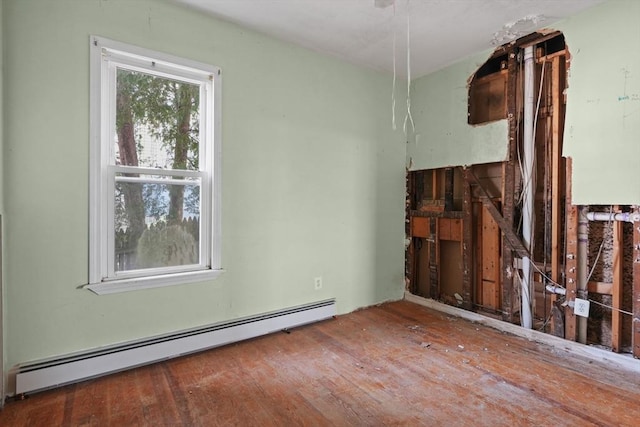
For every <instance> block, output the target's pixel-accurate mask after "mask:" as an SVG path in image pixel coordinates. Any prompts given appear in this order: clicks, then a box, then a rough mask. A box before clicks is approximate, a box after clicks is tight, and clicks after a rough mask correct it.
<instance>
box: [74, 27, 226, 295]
mask: <svg viewBox="0 0 640 427" xmlns="http://www.w3.org/2000/svg"><path fill="white" fill-rule="evenodd" d="M107 56H108V58H109V59H110V61H109V63H107V65H106V66H103V58H104V57H107ZM90 61H91V62H90V170H89V284H88V285H86V286H84V288H86V289H89V290H91V291H93V292H94V293H96V294H98V295H102V294H110V293H115V292H124V291H131V290H139V289H148V288H155V287H163V286H172V285H178V284H186V283H193V282H201V281H206V280H212V279H215V278H216V277H218V276H219V275H220V274H221V273H222V272H223V271H224V270H223V269H222V268H221V251H220V249H221V244H222V240H221V231H222V221H221V213H222V211H221V202H222V194H221V190H222V186H221V177H222V171H221V164H222V157H221V155H222V150H221V142H220V141H221V131H220V125H221V118H220V116H221V114H220V107H221V94H220V87H221V74H222V73H221V70H220V68H218V67H215V66H212V65H208V64H204V63H200V62H197V61H192V60H188V59H184V58H179V57H176V56H173V55H169V54H165V53H161V52H156V51H153V50H149V49H144V48H140V47H137V46H132V45H129V44H125V43H121V42H117V41H113V40H109V39H106V38H103V37H98V36H91V37H90ZM120 61H124V62H125V63H126V66H125V67H126V68H128V67H129V66H130V67H131V68H132V69H139V70H141V71H145V70H149V71H153V73H154V74H157V75H160V76H162V75H163V74H164V73H167V76H180V78H181V79H184V80H185V81H194V82H196V83H198V84H201V83H202V82H203V81H205V80H210V81H211V87H212V89H213V96H208V97H206V99H207V100H208V102H207V101H206V100H202V101H201V107H202V108H203V112H202V113H201V116H202V117H204V116H207V117H209V120H206V121H205V126H206V128H205V134H208V135H211V138H212V141H211V144H210V147H209V149H210V151H212V152H206V150H207V147H206V145H205V147H204V150H205V152H204V153H201V154H204V155H203V156H201V159H200V161H201V162H203V161H204V162H206V164H205V166H204V167H202V168H201V170H200V171H197V172H195V173H194V174H201V173H202V170H206V171H209V179H208V182H201V183H200V185H201V189H202V191H201V197H202V199H201V203H202V205H203V206H208V207H209V212H210V216H209V219H208V220H207V219H206V218H202V215H201V221H200V226H201V234H203V235H205V236H208V237H207V240H208V241H209V243H208V245H207V248H206V249H207V250H206V252H208V254H205V257H206V259H202V260H201V261H200V264H198V265H196V267H194V269H191V270H189V271H183V270H184V269H178V270H181V271H176V272H165V271H163V270H160V274H154V275H139V274H136V273H134V274H124V275H123V276H125V277H120V278H118V277H115V275H114V277H107V276H108V274H109V266H108V265H107V264H108V249H107V247H108V237H107V236H108V235H109V230H108V217H109V213H108V212H107V209H108V207H109V203H110V202H109V199H108V197H109V194H110V193H109V188H110V187H112V186H113V183H111V180H110V178H109V177H110V175H113V174H114V171H115V170H117V169H118V166H116V165H111V164H110V161H111V152H110V150H111V147H110V146H109V144H104V143H103V141H104V140H105V138H106V139H109V133H110V131H111V129H112V128H113V123H111V121H112V120H113V117H115V115H114V112H113V111H107V110H108V108H104V107H105V106H111V107H113V105H114V102H113V99H111V101H110V102H107V103H105V102H103V101H104V97H105V96H109V97H113V96H115V95H114V94H115V82H114V81H112V77H111V76H113V75H114V73H109V71H108V68H111V67H113V62H118V63H119V62H120ZM141 170H142V168H141ZM183 172H184V171H182V172H181V173H180V174H182V173H183ZM154 173H156V174H158V175H166V174H168V172H167V171H166V170H164V169H158V170H154ZM188 174H191V172H188ZM202 181H204V180H202ZM207 187H208V188H209V189H208V191H205V190H206V188H207ZM205 216H206V215H205ZM205 233H206V234H205ZM205 244H206V243H205ZM156 271H158V270H156Z"/></svg>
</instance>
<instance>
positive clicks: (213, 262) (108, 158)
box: [87, 37, 221, 294]
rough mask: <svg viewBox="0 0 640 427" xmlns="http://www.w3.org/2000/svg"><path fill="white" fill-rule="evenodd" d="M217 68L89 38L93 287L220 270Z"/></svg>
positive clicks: (168, 280)
mask: <svg viewBox="0 0 640 427" xmlns="http://www.w3.org/2000/svg"><path fill="white" fill-rule="evenodd" d="M219 89H220V71H219V69H218V68H216V67H213V66H209V65H205V64H200V63H196V62H194V61H189V60H185V59H181V58H176V57H172V56H169V55H165V54H161V53H157V52H152V51H148V50H144V49H141V48H137V47H134V46H129V45H126V44H122V43H118V42H114V41H111V40H107V39H103V38H99V37H91V167H90V177H91V183H90V204H91V205H90V262H89V263H90V265H89V275H90V278H89V279H90V283H89V285H88V286H87V288H89V289H91V290H92V291H94V292H95V293H98V294H103V293H112V292H120V291H126V290H134V289H141V288H149V287H157V286H167V285H172V284H178V283H187V282H194V281H202V280H207V279H212V278H214V277H216V276H217V275H218V274H219V273H220V272H221V270H220V141H219V139H220V138H219V135H220V132H219V123H220V109H219V99H220V98H219V92H220V90H219Z"/></svg>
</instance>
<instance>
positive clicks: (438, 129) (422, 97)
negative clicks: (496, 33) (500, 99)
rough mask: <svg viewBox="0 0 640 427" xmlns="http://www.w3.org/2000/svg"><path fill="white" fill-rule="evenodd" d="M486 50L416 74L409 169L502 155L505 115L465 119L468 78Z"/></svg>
mask: <svg viewBox="0 0 640 427" xmlns="http://www.w3.org/2000/svg"><path fill="white" fill-rule="evenodd" d="M490 53H491V52H489V51H487V52H483V53H480V54H477V55H473V56H471V57H469V58H466V59H465V60H463V61H460V62H457V63H456V64H454V65H451V66H450V67H447V68H444V69H442V70H440V71H436V72H435V73H431V74H428V75H426V76H424V77H421V78H419V79H416V80H414V81H413V82H412V83H411V85H412V96H411V104H412V105H413V106H414V107H413V109H412V116H413V118H414V120H415V124H416V131H415V137H414V140H412V141H410V142H409V143H408V145H407V164H408V165H409V168H410V169H411V170H420V169H432V168H440V167H445V166H461V165H468V164H475V163H488V162H496V161H503V160H505V159H506V157H507V130H508V128H507V121H506V120H499V121H496V122H492V123H488V124H484V125H480V126H469V125H468V124H467V97H468V93H467V92H468V90H467V80H468V79H469V77H470V76H471V75H472V74H474V73H475V72H476V70H477V69H478V68H479V67H480V66H481V65H482V64H483V63H484V62H485V61H486V60H487V59H488V58H489V55H490Z"/></svg>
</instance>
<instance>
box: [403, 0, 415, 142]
mask: <svg viewBox="0 0 640 427" xmlns="http://www.w3.org/2000/svg"><path fill="white" fill-rule="evenodd" d="M409 1H410V0H407V115H406V116H405V117H404V124H403V125H402V128H403V130H404V134H405V135H407V134H408V132H407V123H411V130H412V132H414V131H415V130H416V127H415V124H414V123H413V117H412V116H411V19H410V14H409Z"/></svg>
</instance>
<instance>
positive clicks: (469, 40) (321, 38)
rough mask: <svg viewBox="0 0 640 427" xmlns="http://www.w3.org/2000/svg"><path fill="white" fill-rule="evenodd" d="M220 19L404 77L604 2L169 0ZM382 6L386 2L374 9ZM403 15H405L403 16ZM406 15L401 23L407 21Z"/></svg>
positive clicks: (505, 0) (445, 64)
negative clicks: (408, 52)
mask: <svg viewBox="0 0 640 427" xmlns="http://www.w3.org/2000/svg"><path fill="white" fill-rule="evenodd" d="M175 1H177V2H179V3H183V4H186V5H188V6H190V7H194V8H197V9H199V10H202V11H205V12H207V13H210V14H211V15H213V16H215V17H218V18H220V19H223V20H226V21H230V22H234V23H237V24H239V25H241V26H244V27H247V28H250V29H253V30H256V31H258V32H261V33H264V34H267V35H271V36H273V37H275V38H278V39H281V40H286V41H289V42H292V43H296V44H298V45H301V46H303V47H306V48H309V49H312V50H315V51H318V52H323V53H327V54H330V55H333V56H336V57H339V58H342V59H344V60H347V61H349V62H352V63H355V64H359V65H363V66H366V67H369V68H373V69H377V70H383V71H388V72H392V71H393V56H394V55H393V40H394V34H395V38H396V55H395V57H396V70H397V73H398V74H399V75H401V76H405V77H406V76H407V29H408V28H409V29H410V32H409V34H410V52H411V68H410V70H411V77H412V78H413V77H417V76H422V75H425V74H428V73H430V72H432V71H435V70H438V69H440V68H443V67H445V66H447V65H449V64H451V63H453V62H455V61H456V60H459V59H462V58H464V57H466V56H468V55H471V54H473V53H477V52H481V51H483V50H485V49H489V48H491V47H493V46H497V45H501V44H503V43H506V42H507V41H510V40H511V39H513V38H514V37H519V36H522V35H526V34H528V33H530V32H533V31H534V30H537V29H540V28H545V27H549V26H551V24H553V23H554V22H557V21H559V20H560V19H563V18H566V17H568V16H571V15H574V14H576V13H577V12H579V11H581V10H584V9H586V8H588V7H591V6H593V5H595V4H597V3H600V2H602V1H603V0H175ZM384 4H389V6H387V7H378V6H382V5H384ZM407 18H408V19H407ZM407 21H408V22H407Z"/></svg>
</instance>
